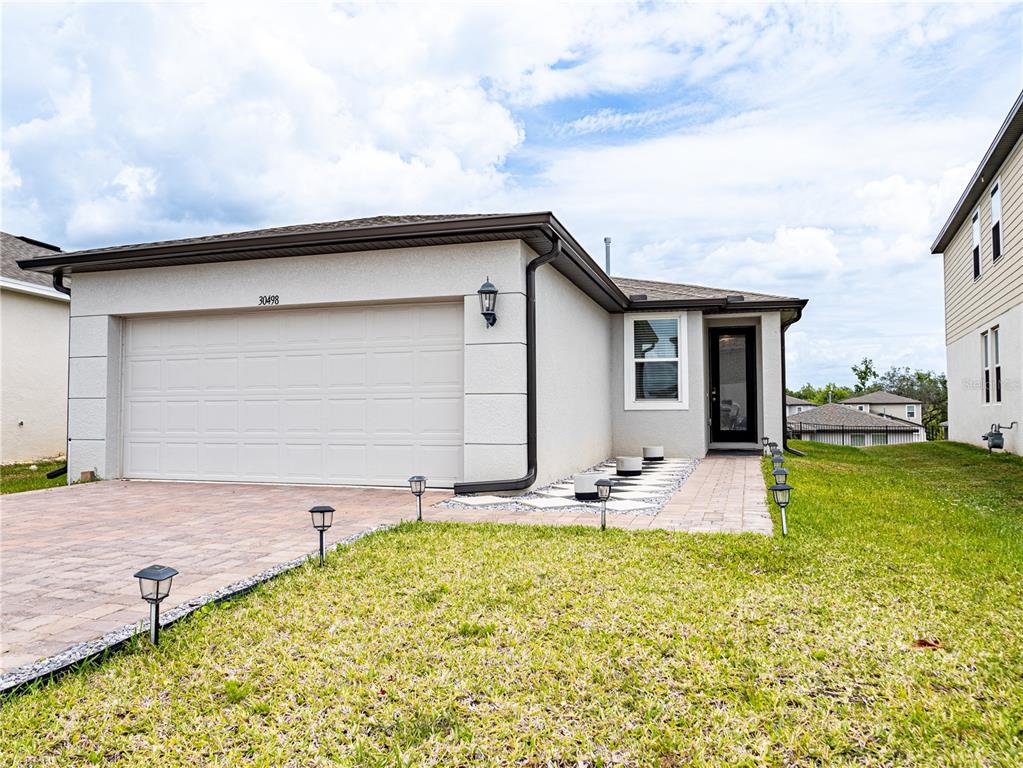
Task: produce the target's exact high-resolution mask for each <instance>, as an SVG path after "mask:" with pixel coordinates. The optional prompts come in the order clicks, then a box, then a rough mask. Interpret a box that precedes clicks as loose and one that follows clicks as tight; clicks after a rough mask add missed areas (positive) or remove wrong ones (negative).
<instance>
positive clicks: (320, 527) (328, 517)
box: [309, 507, 334, 565]
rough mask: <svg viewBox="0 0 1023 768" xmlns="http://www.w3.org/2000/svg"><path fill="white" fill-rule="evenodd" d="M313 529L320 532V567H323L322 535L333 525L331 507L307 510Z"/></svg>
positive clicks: (332, 510) (332, 509)
mask: <svg viewBox="0 0 1023 768" xmlns="http://www.w3.org/2000/svg"><path fill="white" fill-rule="evenodd" d="M309 515H310V516H311V517H312V519H313V528H315V529H316V530H317V531H319V532H320V565H323V534H324V533H326V532H327V529H328V528H330V526H332V525H333V524H334V508H333V507H313V508H312V509H310V510H309Z"/></svg>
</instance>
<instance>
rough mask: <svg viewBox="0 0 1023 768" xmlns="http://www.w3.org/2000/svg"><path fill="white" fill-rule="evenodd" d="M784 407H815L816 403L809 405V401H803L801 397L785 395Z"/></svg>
mask: <svg viewBox="0 0 1023 768" xmlns="http://www.w3.org/2000/svg"><path fill="white" fill-rule="evenodd" d="M785 405H816V403H811V402H810V401H809V400H804V399H803V398H801V397H793V396H792V395H785Z"/></svg>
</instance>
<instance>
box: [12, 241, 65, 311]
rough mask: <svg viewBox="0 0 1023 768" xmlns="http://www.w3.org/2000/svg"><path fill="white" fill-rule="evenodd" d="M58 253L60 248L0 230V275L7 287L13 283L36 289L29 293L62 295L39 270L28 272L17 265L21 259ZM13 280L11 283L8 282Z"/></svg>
mask: <svg viewBox="0 0 1023 768" xmlns="http://www.w3.org/2000/svg"><path fill="white" fill-rule="evenodd" d="M57 253H60V248H58V247H56V246H55V245H47V244H46V243H41V242H39V241H38V240H32V239H31V238H28V237H18V236H17V235H9V234H7V233H6V232H0V277H2V278H3V281H4V284H5V285H6V286H7V287H8V288H11V287H16V286H15V285H14V284H20V285H27V286H31V287H33V288H35V289H37V290H34V291H30V292H31V293H38V294H45V295H53V297H54V298H57V297H60V296H62V294H59V293H58V292H57V291H56V290H54V288H53V283H52V278H51V277H50V276H49V275H46V274H43V273H41V272H30V271H29V270H27V269H22V268H21V267H19V266H18V261H19V260H21V259H34V258H36V257H38V256H53V255H55V254H57ZM8 281H13V283H11V282H8Z"/></svg>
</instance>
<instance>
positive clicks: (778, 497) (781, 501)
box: [769, 483, 792, 536]
mask: <svg viewBox="0 0 1023 768" xmlns="http://www.w3.org/2000/svg"><path fill="white" fill-rule="evenodd" d="M769 490H770V491H771V493H772V494H774V503H775V504H777V505H778V508H779V509H781V535H782V536H788V535H789V526H788V523H787V522H786V520H785V507H787V506H788V505H789V499H790V498H791V494H792V486H791V485H789V484H788V483H775V484H774V485H772V486H771V487H770V489H769Z"/></svg>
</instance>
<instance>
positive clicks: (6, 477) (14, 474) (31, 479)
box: [0, 459, 67, 493]
mask: <svg viewBox="0 0 1023 768" xmlns="http://www.w3.org/2000/svg"><path fill="white" fill-rule="evenodd" d="M33 463H34V465H35V466H36V467H37V468H36V469H32V468H31V467H32V466H33ZM33 463H30V464H4V465H3V466H0V493H19V492H21V491H34V490H36V489H38V488H52V487H54V486H57V485H64V484H65V483H67V475H61V476H60V477H55V478H53V479H52V480H50V479H48V478H47V477H46V473H47V472H49V471H51V470H54V469H56V468H57V467H63V466H64V459H41V460H40V461H36V462H33Z"/></svg>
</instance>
